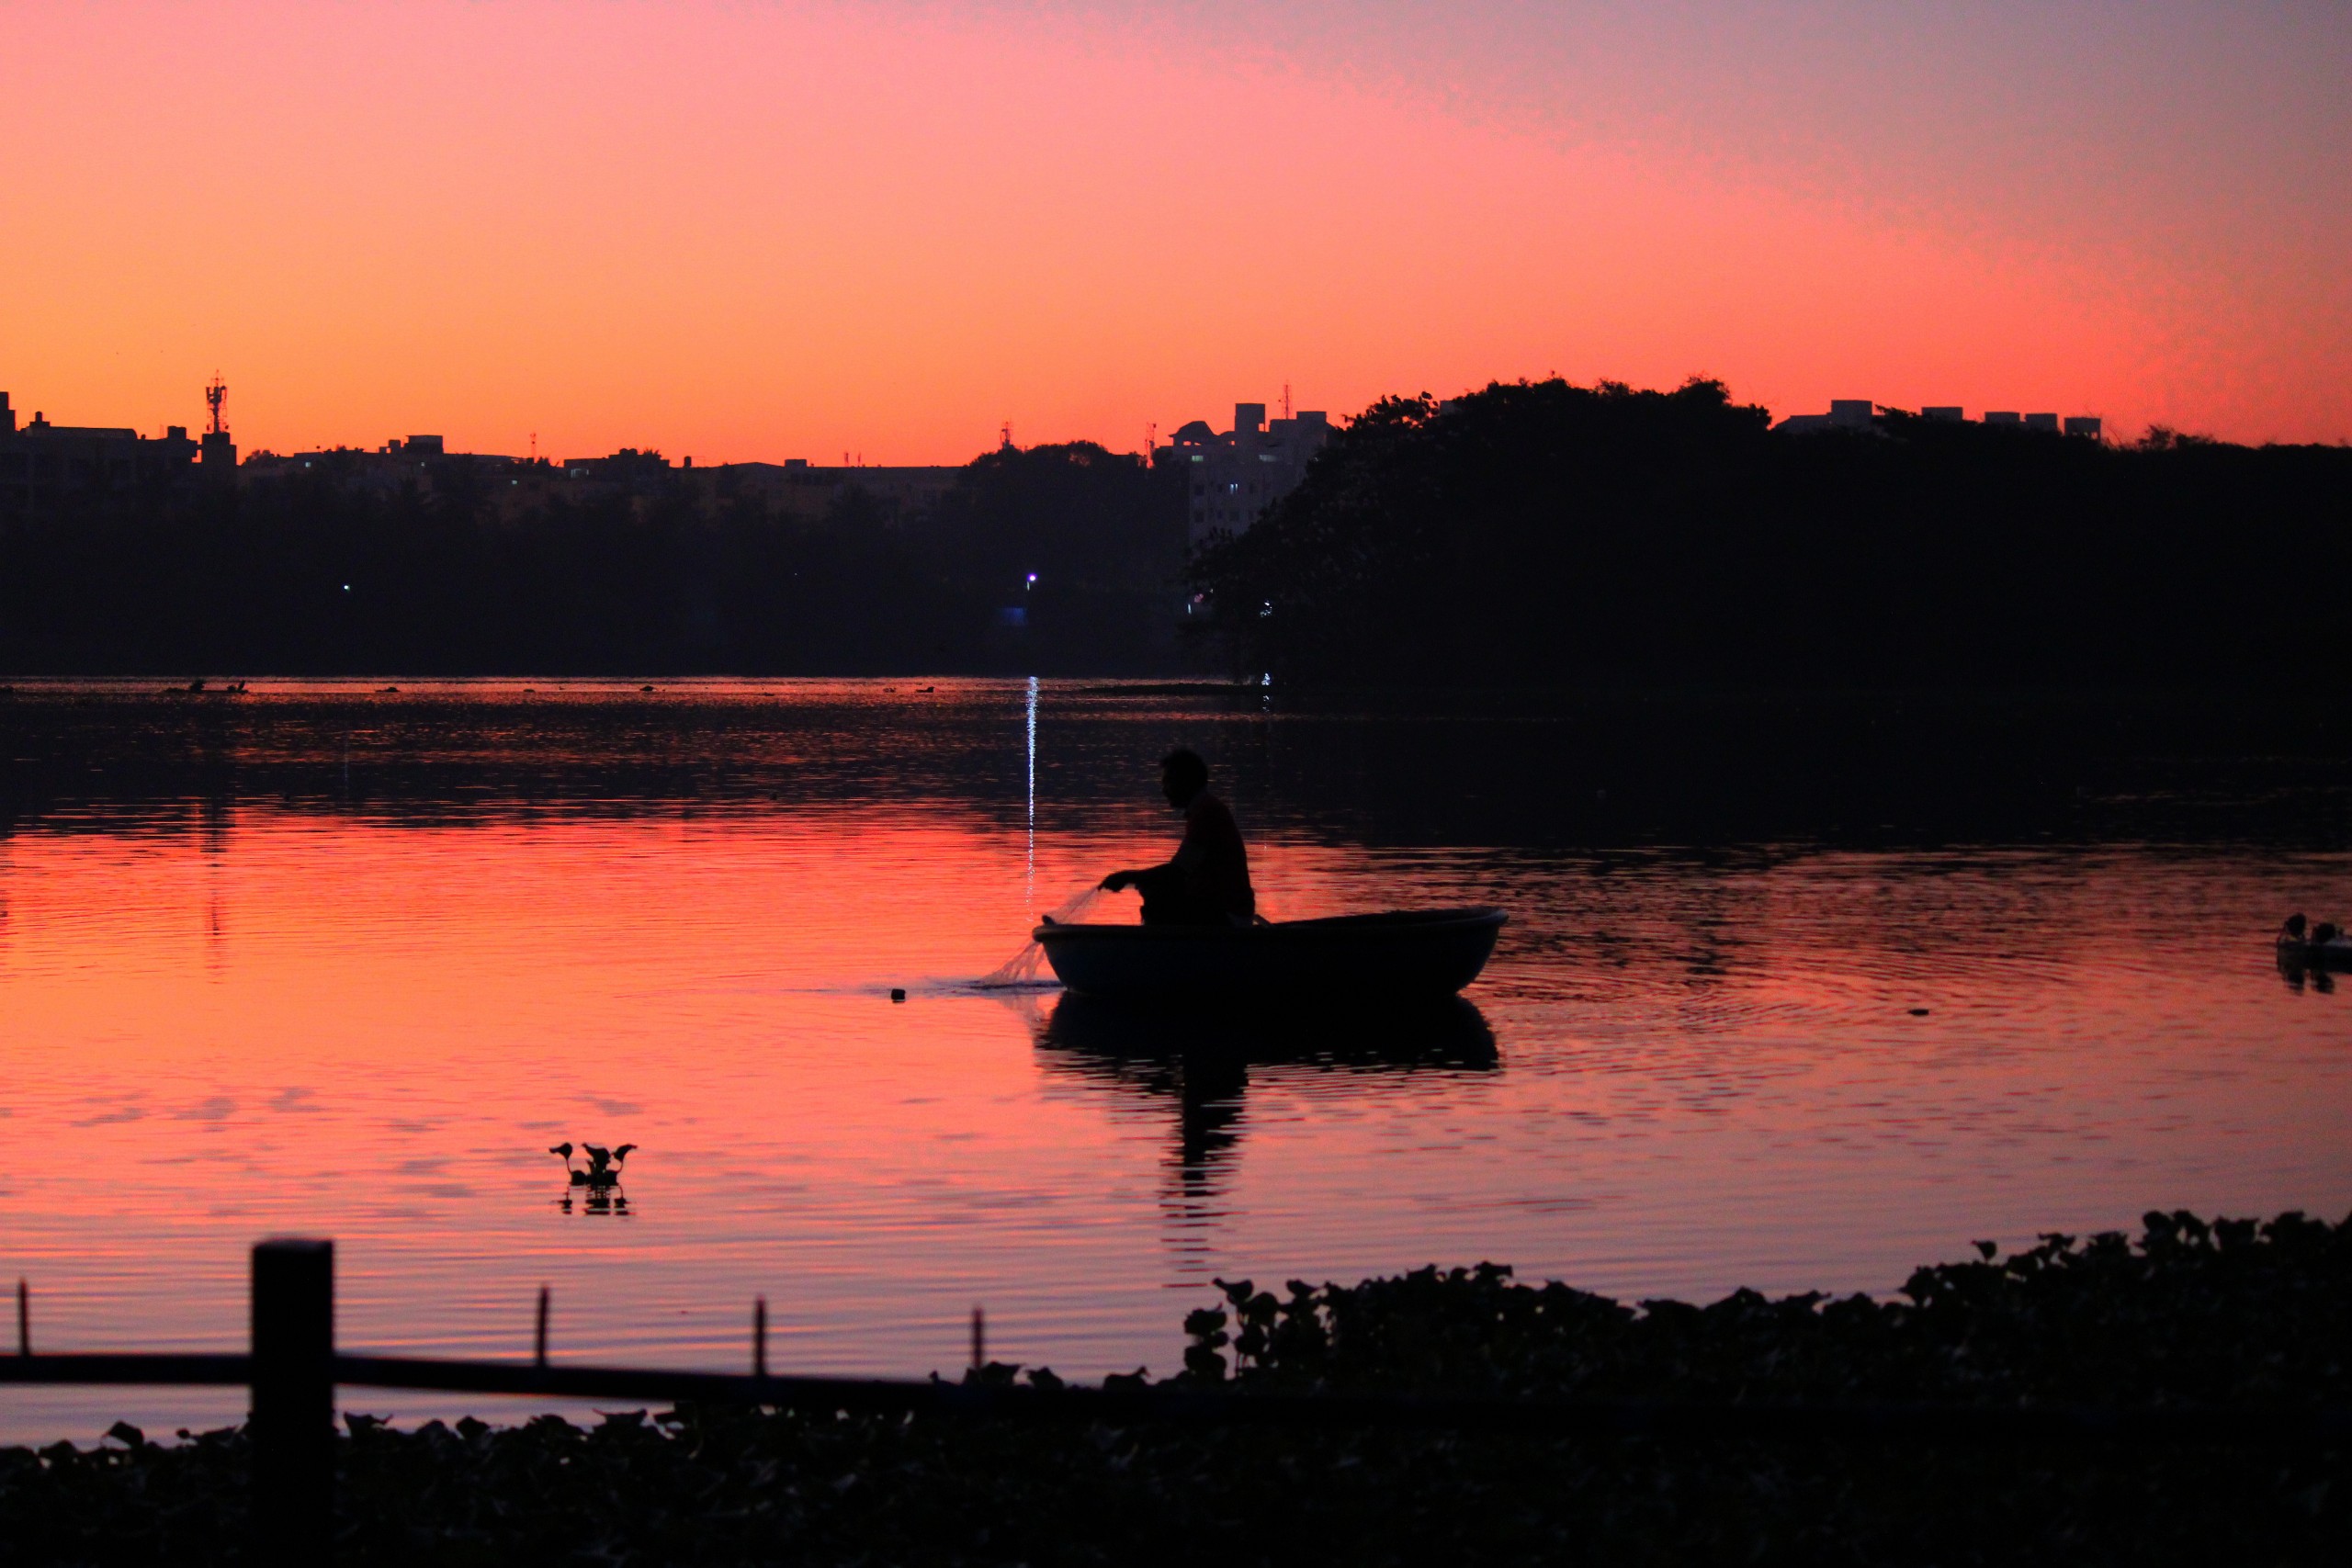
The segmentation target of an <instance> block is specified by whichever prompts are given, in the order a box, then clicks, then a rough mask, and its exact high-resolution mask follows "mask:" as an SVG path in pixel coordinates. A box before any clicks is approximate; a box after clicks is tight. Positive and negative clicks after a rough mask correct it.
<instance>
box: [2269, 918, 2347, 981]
mask: <svg viewBox="0 0 2352 1568" xmlns="http://www.w3.org/2000/svg"><path fill="white" fill-rule="evenodd" d="M2278 959H2279V962H2280V963H2282V964H2295V965H2298V966H2307V967H2310V968H2312V969H2352V936H2347V935H2346V933H2345V932H2344V931H2343V929H2342V928H2341V927H2339V926H2337V925H2336V923H2335V921H2333V920H2322V921H2320V922H2319V923H2318V924H2317V925H2312V923H2311V922H2309V921H2307V920H2305V919H2303V917H2302V914H2301V911H2298V912H2296V913H2295V914H2291V915H2290V916H2288V917H2287V919H2286V923H2285V924H2283V925H2281V926H2280V927H2279V928H2278Z"/></svg>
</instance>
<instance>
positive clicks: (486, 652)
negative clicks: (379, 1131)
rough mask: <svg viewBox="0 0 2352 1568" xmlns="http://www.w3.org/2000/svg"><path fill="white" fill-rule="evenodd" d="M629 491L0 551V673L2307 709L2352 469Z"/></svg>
mask: <svg viewBox="0 0 2352 1568" xmlns="http://www.w3.org/2000/svg"><path fill="white" fill-rule="evenodd" d="M631 456H633V457H637V458H640V459H642V461H639V462H638V463H637V464H636V465H635V467H633V468H630V467H628V466H626V465H624V468H614V469H612V470H611V471H610V473H609V474H608V475H607V476H606V477H605V478H603V479H597V480H596V481H594V482H586V481H582V482H581V483H578V484H568V483H561V482H557V481H556V479H554V478H553V477H552V471H551V470H550V471H548V473H540V472H539V471H538V470H537V469H535V470H534V471H533V472H534V478H533V480H532V482H531V484H530V487H529V488H527V489H526V488H523V487H522V485H521V484H520V482H519V481H506V480H502V479H495V478H494V477H486V476H485V475H484V474H483V473H481V472H478V471H476V470H475V469H474V468H469V467H468V466H467V465H466V463H465V462H463V461H462V460H460V459H457V458H449V459H446V460H441V461H439V462H437V463H435V462H428V463H426V464H425V465H424V467H423V468H421V469H420V471H419V473H418V475H417V476H416V477H414V478H413V479H401V481H399V482H398V483H397V484H396V485H395V484H388V483H385V482H383V481H382V480H381V479H380V476H379V477H378V478H375V479H370V478H368V477H367V476H366V475H363V474H362V473H360V472H359V471H357V470H356V469H354V470H351V471H348V472H346V471H343V470H342V469H339V468H338V467H337V465H336V463H335V462H334V461H332V460H327V461H322V466H321V467H320V468H317V469H316V470H311V471H303V472H292V473H286V474H282V475H279V476H277V477H274V478H260V479H248V480H243V481H241V482H238V483H233V484H210V483H204V484H196V485H192V486H179V487H172V486H164V487H161V488H156V489H152V490H149V491H126V492H123V493H120V494H114V495H103V496H91V497H85V499H83V500H82V501H80V502H74V504H72V505H71V506H69V507H68V508H67V509H66V510H63V511H60V512H55V513H41V514H39V515H31V514H26V515H19V516H17V517H14V518H11V519H6V520H0V672H5V676H6V678H11V679H14V678H23V677H30V676H35V675H41V674H64V673H73V674H82V675H106V674H133V673H140V672H147V671H180V672H181V673H180V675H179V677H178V678H179V679H180V680H182V681H186V680H187V679H188V678H189V677H191V676H197V675H206V676H210V677H212V678H214V679H216V680H234V679H236V678H237V677H239V676H241V675H266V674H277V675H304V674H321V675H323V674H330V673H350V672H354V671H401V672H405V673H407V674H409V675H411V676H414V677H430V676H435V675H450V674H458V673H466V674H477V675H493V674H503V675H511V676H515V677H530V676H539V677H545V678H548V679H554V678H560V677H563V676H567V675H568V676H580V677H593V676H598V675H604V676H612V675H619V674H623V673H628V674H632V675H640V676H644V677H647V678H651V679H656V680H659V679H665V678H675V677H679V676H685V675H693V674H716V673H735V674H742V675H751V676H760V675H772V676H782V675H806V676H824V675H842V674H850V673H858V674H882V675H888V676H896V677H901V678H908V677H912V678H920V676H921V675H922V674H926V673H927V674H932V675H955V674H1008V675H1029V674H1038V675H1056V676H1071V677H1080V678H1100V677H1109V676H1117V675H1137V676H1152V677H1162V678H1165V677H1170V676H1186V677H1191V676H1198V675H1201V674H1204V673H1206V672H1209V671H1223V672H1225V673H1227V674H1228V675H1229V676H1231V677H1232V678H1233V679H1234V680H1236V681H1238V682H1245V683H1251V684H1256V683H1261V682H1264V681H1265V680H1266V679H1267V678H1269V677H1271V679H1272V684H1273V686H1274V688H1275V689H1277V690H1284V691H1287V690H1291V689H1297V688H1313V689H1338V688H1354V689H1357V690H1372V691H1391V692H1393V691H1440V690H1446V689H1452V690H1461V689H1492V688H1511V687H1517V688H1536V687H1545V686H1566V687H1572V688H1587V687H1591V686H1594V685H1596V684H1598V685H1600V686H1601V687H1607V686H1610V685H1612V684H1627V683H1631V684H1636V685H1638V684H1642V683H1649V684H1653V685H1665V686H1676V687H1679V686H1685V685H1689V684H1691V683H1694V682H1695V683H1698V684H1701V685H1716V686H1722V687H1725V688H1731V689H1750V688H1770V687H1775V686H1778V687H1781V688H1801V687H1806V686H1828V687H1834V688H1854V687H1861V688H1870V689H1904V688H1923V687H1924V688H1949V687H1955V686H1961V687H1965V686H1969V685H1972V684H1974V685H1990V686H1996V687H2000V686H2013V685H2019V684H2024V685H2034V684H2041V685H2049V684H2070V685H2073V686H2076V687H2079V688H2083V689H2099V690H2117V689H2147V688H2166V687H2179V686H2192V687H2197V686H2208V687H2211V686H2218V687H2225V688H2234V689H2239V690H2247V689H2256V688H2263V687H2276V686H2278V685H2280V684H2282V683H2283V684H2287V685H2290V686H2302V687H2305V688H2307V689H2309V690H2311V691H2312V694H2314V695H2316V694H2318V693H2319V692H2321V691H2324V690H2325V689H2326V688H2327V686H2328V684H2329V683H2330V682H2340V680H2341V678H2342V671H2341V669H2340V662H2341V650H2342V649H2343V648H2344V647H2345V645H2346V634H2347V632H2352V608H2347V604H2352V602H2348V601H2347V599H2346V596H2345V595H2344V594H2343V593H2342V592H2339V591H2338V588H2337V584H2338V583H2339V582H2340V581H2341V580H2342V579H2343V577H2344V576H2345V575H2346V569H2347V568H2352V448H2348V447H2345V446H2263V447H2247V446H2232V445H2229V444H2225V443H2221V442H2216V441H2211V440H2206V439H2203V438H2199V437H2196V436H2188V435H2182V434H2177V433H2174V432H2171V431H2165V430H2151V431H2150V432H2149V433H2148V434H2146V435H2145V436H2144V437H2143V439H2141V440H2140V441H2138V442H2136V443H2132V444H2129V445H2124V446H2115V445H2109V444H2105V443H2102V442H2100V441H2098V440H2095V439H2087V438H2082V437H2075V436H2064V435H2056V434H2045V433H2042V432H2040V431H2029V430H2024V429H2008V428H2004V427H1998V426H1989V425H1984V424H1973V423H1959V422H1945V421H1938V420H1929V419H1926V418H1924V417H1921V416H1918V415H1914V414H1911V413H1907V412H1903V411H1899V410H1887V411H1885V412H1883V413H1881V414H1879V415H1878V416H1876V417H1875V418H1874V419H1873V421H1872V422H1871V425H1870V427H1869V428H1867V429H1863V430H1852V431H1846V430H1838V431H1826V432H1817V433H1810V434H1789V433H1786V432H1775V431H1773V430H1772V429H1771V428H1770V415H1769V413H1768V412H1766V411H1765V410H1764V409H1762V408H1760V407H1756V406H1752V405H1743V404H1739V403H1736V402H1735V401H1734V400H1733V399H1732V395H1731V393H1730V391H1729V389H1726V388H1725V387H1724V385H1723V384H1722V383H1720V382H1716V381H1710V380H1700V379H1694V380H1692V381H1691V382H1689V383H1687V384H1685V385H1684V386H1683V387H1681V388H1679V389H1676V390H1673V391H1657V390H1636V389H1632V388H1630V387H1626V386H1623V385H1620V384H1617V383H1612V382H1601V383H1599V384H1597V385H1595V386H1592V387H1578V386H1575V385H1572V384H1570V383H1567V382H1566V381H1561V380H1557V379H1554V380H1549V381H1542V382H1520V383H1511V384H1505V383H1496V384H1493V385H1490V386H1488V387H1487V388H1485V389H1482V390H1479V391H1476V392H1472V393H1468V394H1466V395H1464V396H1463V397H1461V398H1458V399H1453V400H1446V401H1444V402H1440V401H1438V400H1435V399H1432V398H1430V397H1429V396H1427V395H1426V394H1424V395H1422V396H1420V397H1418V398H1400V397H1391V398H1385V399H1383V400H1380V401H1379V402H1376V403H1374V405H1373V406H1372V407H1370V408H1368V409H1366V410H1365V411H1363V413H1361V414H1360V415H1358V416H1357V417H1356V418H1355V419H1354V420H1353V421H1351V422H1350V423H1347V424H1346V425H1345V426H1344V427H1342V428H1340V430H1338V431H1337V432H1336V434H1334V436H1333V438H1332V439H1331V441H1330V443H1329V446H1327V447H1326V448H1325V449H1324V450H1323V451H1322V452H1321V453H1320V454H1318V455H1317V457H1316V458H1315V460H1314V461H1313V462H1312V463H1311V464H1310V465H1309V467H1308V468H1307V470H1306V478H1305V479H1304V481H1303V482H1302V483H1301V484H1300V485H1299V487H1298V488H1297V489H1295V490H1294V491H1291V492H1290V493H1289V494H1287V495H1286V496H1284V497H1283V498H1282V499H1280V500H1279V501H1277V502H1274V503H1273V505H1272V507H1271V508H1270V509H1269V510H1268V511H1267V512H1266V513H1265V514H1264V515H1263V516H1262V517H1261V519H1260V520H1259V521H1258V522H1257V523H1256V524H1255V525H1253V526H1251V527H1250V528H1249V529H1248V530H1247V531H1245V532H1243V533H1241V534H1239V535H1238V536H1237V535H1213V536H1210V537H1209V538H1208V539H1206V540H1205V541H1203V542H1202V543H1201V544H1200V546H1199V547H1197V548H1193V549H1191V550H1190V553H1189V555H1188V545H1187V524H1186V513H1187V508H1188V506H1189V504H1190V503H1191V497H1190V495H1189V493H1188V491H1189V490H1190V489H1191V487H1192V484H1193V481H1192V479H1191V476H1190V475H1189V474H1188V473H1187V472H1185V471H1184V466H1182V465H1180V464H1177V463H1174V462H1170V461H1165V460H1162V461H1159V462H1156V463H1147V462H1146V460H1145V459H1144V458H1142V457H1138V456H1136V455H1133V454H1125V453H1114V452H1111V451H1108V450H1107V449H1105V448H1103V447H1102V446H1096V445H1094V444H1092V443H1088V442H1074V443H1069V444H1066V445H1060V446H1035V447H1029V448H1014V447H1006V448H1004V449H1001V450H999V451H995V452H990V453H987V454H985V455H983V456H981V457H978V458H975V459H974V460H973V461H972V462H971V463H969V464H967V465H966V466H965V467H964V468H962V469H960V470H957V471H956V474H955V477H954V479H952V481H950V482H949V483H948V484H947V486H946V488H945V489H944V491H940V492H939V493H938V494H937V495H935V496H933V497H931V498H929V499H927V500H919V499H910V498H909V497H907V496H903V495H895V494H889V493H885V492H884V491H878V490H876V491H869V490H866V489H863V488H860V487H858V486H857V485H856V484H854V483H849V484H846V485H844V486H843V487H842V489H840V490H839V491H838V492H837V493H835V494H833V495H832V497H831V500H829V501H828V502H826V503H825V505H824V507H823V508H822V510H821V511H808V510H801V509H797V508H796V507H794V506H787V505H786V504H784V503H783V502H782V501H780V500H779V499H778V497H777V496H776V495H775V494H771V493H768V492H765V491H762V490H760V489H759V488H758V487H757V486H752V485H749V484H746V483H744V482H741V480H740V479H733V478H730V477H729V476H728V475H727V474H726V473H724V472H721V471H712V470H700V469H693V468H684V469H676V468H670V467H669V466H668V465H667V464H666V463H664V462H662V461H661V460H660V457H659V455H658V454H650V453H649V454H634V455H631ZM615 461H617V459H616V460H615ZM346 467H347V466H346ZM624 470H626V471H624ZM542 481H545V482H542Z"/></svg>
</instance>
